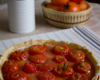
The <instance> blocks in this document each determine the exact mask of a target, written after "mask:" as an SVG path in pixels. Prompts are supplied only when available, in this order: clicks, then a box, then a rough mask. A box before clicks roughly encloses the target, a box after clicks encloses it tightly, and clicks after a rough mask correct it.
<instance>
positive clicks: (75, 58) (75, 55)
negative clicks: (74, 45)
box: [67, 50, 85, 62]
mask: <svg viewBox="0 0 100 80" xmlns="http://www.w3.org/2000/svg"><path fill="white" fill-rule="evenodd" d="M67 59H69V60H70V61H72V62H80V61H83V60H84V59H85V53H83V52H82V51H79V50H71V51H70V52H69V55H68V58H67Z"/></svg>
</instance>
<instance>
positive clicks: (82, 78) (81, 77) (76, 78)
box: [68, 73, 88, 80]
mask: <svg viewBox="0 0 100 80" xmlns="http://www.w3.org/2000/svg"><path fill="white" fill-rule="evenodd" d="M68 80H88V77H87V76H86V75H85V74H80V73H74V74H73V75H71V76H70V77H69V78H68Z"/></svg>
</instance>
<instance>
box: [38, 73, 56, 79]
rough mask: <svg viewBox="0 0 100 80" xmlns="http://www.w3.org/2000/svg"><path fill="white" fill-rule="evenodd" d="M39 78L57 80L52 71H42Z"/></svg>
mask: <svg viewBox="0 0 100 80" xmlns="http://www.w3.org/2000/svg"><path fill="white" fill-rule="evenodd" d="M37 78H38V79H39V80H55V75H53V74H52V73H51V72H40V73H39V74H38V76H37Z"/></svg>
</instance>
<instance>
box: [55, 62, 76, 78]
mask: <svg viewBox="0 0 100 80" xmlns="http://www.w3.org/2000/svg"><path fill="white" fill-rule="evenodd" d="M53 72H54V73H55V75H57V76H61V77H67V76H70V75H72V74H73V73H74V70H73V68H72V67H70V66H69V65H65V63H64V64H62V65H57V66H55V67H54V69H53Z"/></svg>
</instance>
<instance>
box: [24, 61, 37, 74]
mask: <svg viewBox="0 0 100 80" xmlns="http://www.w3.org/2000/svg"><path fill="white" fill-rule="evenodd" d="M23 70H24V71H25V72H27V73H35V72H37V67H36V65H35V64H33V63H27V62H26V63H25V65H24V67H23Z"/></svg>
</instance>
